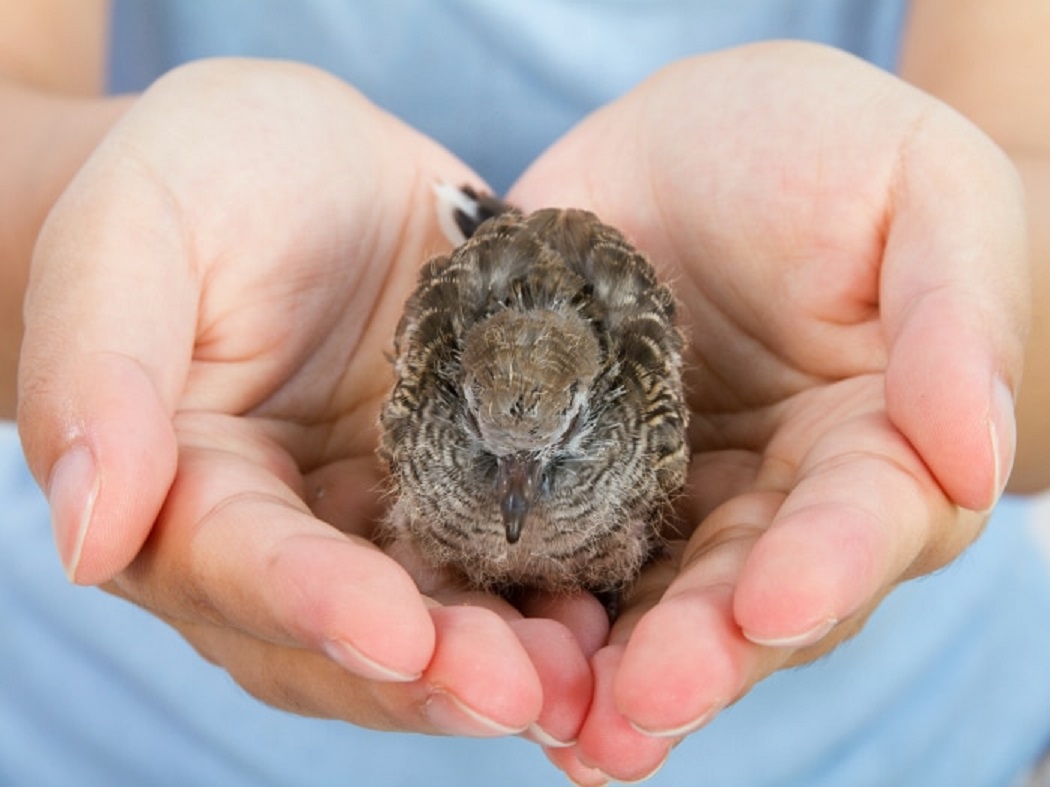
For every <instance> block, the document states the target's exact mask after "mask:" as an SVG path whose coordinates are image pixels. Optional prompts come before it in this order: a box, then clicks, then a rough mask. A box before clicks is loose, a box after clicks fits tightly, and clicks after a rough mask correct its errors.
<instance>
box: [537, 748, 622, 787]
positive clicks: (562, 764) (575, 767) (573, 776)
mask: <svg viewBox="0 0 1050 787" xmlns="http://www.w3.org/2000/svg"><path fill="white" fill-rule="evenodd" d="M543 753H544V754H546V755H547V759H548V760H550V761H551V763H553V764H554V766H555V767H556V768H558V769H559V770H560V771H561V772H562V773H564V774H565V776H566V778H568V780H569V781H571V782H572V783H573V784H575V785H578V787H604V786H605V785H606V784H608V783H609V777H608V776H606V775H605V774H604V773H602V772H601V771H600V770H598V769H597V768H591V767H589V766H587V765H584V764H583V763H582V762H580V760H579V758H578V757H577V756H576V752H575V750H573V749H571V748H567V749H560V748H559V749H552V748H545V749H544V750H543Z"/></svg>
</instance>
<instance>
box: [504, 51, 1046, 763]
mask: <svg viewBox="0 0 1050 787" xmlns="http://www.w3.org/2000/svg"><path fill="white" fill-rule="evenodd" d="M510 199H511V200H512V201H516V202H518V203H520V204H522V205H523V206H525V207H526V208H529V209H532V208H537V207H540V206H543V205H575V206H579V207H587V208H590V209H592V210H594V211H595V212H596V213H597V214H598V215H599V216H601V217H602V218H603V219H604V220H605V221H607V222H609V223H611V224H614V225H616V226H619V227H620V228H622V229H623V230H624V231H625V232H626V234H627V235H628V237H630V238H632V239H633V240H634V241H635V242H636V244H637V245H638V246H639V247H640V248H642V249H643V250H644V251H646V252H648V253H649V254H650V256H651V257H652V259H653V261H654V263H655V264H656V265H657V267H658V268H660V269H661V270H662V272H663V274H664V275H665V276H666V277H667V278H668V279H669V280H670V282H671V283H672V286H673V287H674V289H675V290H676V293H677V296H678V298H679V301H680V305H681V323H682V326H683V330H684V332H685V335H686V339H687V343H688V346H689V357H688V359H687V367H688V377H687V387H688V390H689V393H690V401H691V419H692V421H691V428H690V432H691V434H690V436H691V445H692V449H693V452H694V457H693V461H692V465H691V472H690V477H689V481H688V488H687V492H686V495H685V500H684V501H683V514H684V519H683V524H682V525H681V527H680V529H679V532H677V533H670V534H669V536H670V537H671V538H672V539H677V540H678V541H679V543H677V544H676V545H675V548H674V549H673V550H671V552H672V554H673V558H669V559H667V560H665V561H663V562H661V563H659V564H657V565H654V566H653V567H652V568H651V569H649V570H648V571H647V573H646V574H645V575H643V577H642V579H641V580H640V582H639V583H638V586H637V588H636V589H635V591H634V593H633V594H632V596H631V597H630V598H629V599H628V600H627V604H626V606H625V609H624V612H623V615H622V616H621V617H620V618H619V620H618V621H617V623H616V625H615V626H614V628H613V631H612V633H611V637H610V643H609V645H608V646H607V647H605V648H603V649H602V650H600V651H598V652H597V653H596V654H595V656H594V657H593V659H592V667H593V669H594V673H595V698H594V701H593V704H592V707H591V710H590V712H589V715H588V717H587V720H586V722H585V723H584V726H583V728H582V730H581V732H580V735H579V738H578V742H577V745H576V746H575V748H574V749H572V750H560V751H558V752H554V753H553V758H554V759H555V761H556V762H557V763H558V764H559V765H560V766H561V767H563V768H564V769H565V770H566V772H567V773H568V774H569V775H570V776H573V777H574V778H575V779H577V781H579V782H581V783H588V782H590V781H593V780H595V779H596V778H599V777H600V775H601V774H602V773H604V774H608V775H611V776H613V777H617V778H621V779H636V778H640V777H642V776H645V775H646V774H648V773H650V772H651V771H652V770H653V769H654V768H656V767H658V765H659V764H660V762H661V761H662V759H663V758H664V757H665V756H666V755H667V753H668V751H669V749H670V747H671V746H672V745H673V742H674V741H675V740H678V739H680V738H681V737H682V736H684V735H686V734H688V733H690V732H691V731H693V730H695V729H697V728H699V727H700V726H702V725H703V724H704V723H705V722H706V721H708V720H709V719H711V718H712V717H713V716H714V715H715V714H717V713H718V712H719V711H720V710H721V709H722V708H724V707H725V706H726V705H727V704H729V703H732V702H733V701H735V700H736V699H738V698H739V697H741V696H742V695H743V694H744V693H746V692H747V691H748V689H749V688H750V687H751V686H753V685H754V684H755V683H756V682H757V681H759V680H761V679H762V678H763V677H765V676H767V675H769V674H770V673H771V672H773V671H775V670H777V669H779V668H781V667H784V666H787V665H792V664H797V663H800V662H803V661H806V660H809V659H812V658H814V657H816V656H818V655H820V654H823V653H826V652H827V651H828V650H830V649H831V648H833V647H834V646H835V645H836V644H837V643H839V642H841V641H842V640H843V639H844V638H846V637H848V636H850V635H851V634H852V633H854V632H856V631H857V630H858V629H859V628H860V626H861V625H862V623H863V621H864V619H865V618H866V616H867V615H868V614H869V613H870V612H871V611H872V610H873V609H874V607H875V606H876V605H877V604H878V603H879V601H880V600H881V599H882V598H883V597H884V596H885V595H886V593H888V592H889V591H890V590H891V589H892V588H893V587H894V586H895V585H897V584H898V583H900V582H901V581H903V580H906V579H908V578H910V577H915V576H917V575H921V574H925V573H928V572H930V571H933V570H935V569H937V568H939V567H941V566H943V565H945V564H946V563H947V562H949V561H950V560H952V559H953V558H954V557H955V556H957V555H958V554H959V553H960V552H961V551H962V550H964V549H965V548H966V546H967V545H968V544H970V543H971V542H972V540H973V539H974V538H976V537H977V535H978V534H979V532H980V530H981V527H982V525H983V523H984V522H985V521H986V519H987V511H988V509H989V508H990V507H991V506H992V505H993V504H994V503H995V501H996V500H997V499H998V497H999V495H1000V494H1001V492H1002V489H1003V486H1004V485H1005V482H1006V478H1007V475H1008V473H1009V470H1010V467H1011V463H1012V459H1013V455H1014V444H1015V433H1014V420H1013V395H1014V393H1015V391H1016V389H1017V385H1018V381H1019V375H1020V364H1021V357H1022V346H1023V340H1024V335H1025V331H1026V320H1027V315H1028V304H1027V269H1026V264H1027V262H1026V257H1025V251H1026V250H1025V228H1024V223H1023V222H1024V219H1023V215H1024V213H1023V209H1022V202H1021V196H1020V190H1019V186H1018V184H1017V179H1016V176H1015V175H1014V173H1013V171H1012V169H1011V167H1010V165H1009V164H1008V162H1007V160H1006V159H1005V157H1004V156H1003V155H1002V154H1001V153H1000V152H999V151H998V149H996V148H995V147H994V146H993V145H992V144H991V143H990V142H989V141H987V140H986V139H985V138H984V137H983V136H982V135H981V134H980V133H979V132H978V131H977V130H976V129H975V128H974V127H972V126H971V125H970V124H969V123H968V122H967V121H965V120H964V119H963V118H961V117H960V116H958V115H956V114H955V113H954V112H953V111H951V110H950V109H948V108H947V107H946V106H944V105H942V104H940V103H938V102H936V101H935V100H933V99H932V98H929V97H927V96H926V95H924V94H922V93H920V92H919V91H917V90H914V89H912V88H910V87H909V86H907V85H906V84H904V83H902V82H900V81H898V80H897V79H895V78H893V77H891V76H889V75H887V74H885V73H883V72H880V71H878V70H877V69H875V68H873V67H871V66H868V65H866V64H864V63H862V62H860V61H858V60H855V59H853V58H852V57H849V56H847V55H845V54H843V53H840V52H837V51H834V50H829V49H826V48H822V47H818V46H814V45H806V44H795V43H772V44H763V45H757V46H752V47H746V48H742V49H737V50H731V51H727V52H723V53H720V54H715V55H711V56H706V57H701V58H697V59H693V60H689V61H685V62H682V63H679V64H677V65H675V66H672V67H671V68H669V69H667V70H665V71H663V72H661V73H660V74H658V75H656V76H655V77H654V78H652V79H650V80H649V81H648V82H646V83H644V84H643V85H642V86H641V87H639V88H638V89H636V90H635V91H634V92H632V93H631V94H629V95H628V96H626V97H625V98H623V99H622V100H620V101H618V102H616V103H614V104H612V105H609V106H608V107H606V108H604V109H602V110H600V111H599V112H597V113H596V114H594V115H593V116H591V117H590V118H588V119H587V120H586V121H584V122H583V123H582V124H581V125H580V126H579V127H577V128H576V129H574V130H573V131H572V132H570V133H569V134H568V135H567V136H566V137H565V138H564V139H563V140H561V141H560V142H559V143H557V144H556V145H555V146H554V147H553V148H552V149H551V150H549V151H548V152H547V153H546V154H545V155H544V156H543V157H542V158H541V159H540V160H539V161H537V163H536V164H534V165H533V167H532V168H531V169H530V170H529V171H528V172H527V173H526V174H525V175H524V176H523V178H522V179H521V180H520V181H519V183H518V184H517V185H516V186H515V188H514V189H513V190H512V192H511V194H510ZM584 766H590V767H591V768H597V769H598V770H597V771H595V770H588V769H587V768H586V767H584Z"/></svg>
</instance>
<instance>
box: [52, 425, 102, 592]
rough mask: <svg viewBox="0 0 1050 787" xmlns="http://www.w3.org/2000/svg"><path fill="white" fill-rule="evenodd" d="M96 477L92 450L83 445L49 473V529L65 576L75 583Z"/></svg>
mask: <svg viewBox="0 0 1050 787" xmlns="http://www.w3.org/2000/svg"><path fill="white" fill-rule="evenodd" d="M98 485H99V484H98V473H97V471H96V468H95V459H94V457H93V456H92V455H91V450H90V449H89V448H88V447H87V446H86V445H84V444H83V443H78V444H77V445H74V446H73V447H72V448H69V449H68V450H67V451H66V452H65V453H64V454H63V455H62V456H61V457H59V460H58V461H57V462H56V463H55V466H54V467H53V468H52V470H51V478H50V479H49V481H48V485H47V500H48V504H49V505H50V508H51V528H52V530H53V531H54V534H55V543H56V545H57V546H58V556H59V558H60V559H61V560H62V565H63V567H64V568H65V571H66V576H67V577H68V578H69V581H70V582H76V575H77V568H78V566H79V565H80V557H81V553H82V552H83V549H84V541H85V540H86V539H87V534H88V530H89V529H90V527H91V515H92V513H93V512H94V509H95V500H96V499H97V498H98Z"/></svg>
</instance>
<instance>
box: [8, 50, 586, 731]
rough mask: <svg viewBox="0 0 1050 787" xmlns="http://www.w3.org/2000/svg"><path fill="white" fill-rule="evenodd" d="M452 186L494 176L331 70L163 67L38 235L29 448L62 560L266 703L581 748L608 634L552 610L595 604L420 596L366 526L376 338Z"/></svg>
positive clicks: (384, 375)
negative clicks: (518, 607)
mask: <svg viewBox="0 0 1050 787" xmlns="http://www.w3.org/2000/svg"><path fill="white" fill-rule="evenodd" d="M437 177H440V178H444V179H445V180H449V181H452V182H461V181H468V180H471V181H475V182H476V178H475V177H474V176H473V175H472V174H471V173H470V172H469V171H467V169H466V168H465V167H464V166H463V165H461V164H459V163H458V162H456V161H455V160H454V159H453V158H452V157H451V156H450V155H449V154H447V153H446V152H445V151H443V150H442V149H440V148H439V147H438V146H437V145H435V144H433V143H431V142H429V141H427V140H426V139H424V138H423V137H421V136H420V135H418V134H416V133H414V132H412V131H411V130H409V129H408V128H406V127H405V126H403V125H402V124H400V123H399V122H397V121H396V120H394V119H393V118H391V117H389V116H387V115H386V114H384V113H382V112H380V111H379V110H378V109H376V108H375V107H373V106H372V105H370V104H369V103H368V102H367V101H366V100H365V99H364V98H362V97H361V96H360V95H358V94H357V93H355V92H354V91H353V90H351V89H350V88H348V87H346V86H345V85H344V84H342V83H340V82H339V81H337V80H335V79H334V78H332V77H329V76H327V75H325V74H323V73H322V72H319V71H316V70H313V69H309V68H306V67H302V66H296V65H292V64H284V63H275V62H261V61H204V62H201V63H198V64H195V65H191V66H187V67H184V68H182V69H180V70H177V71H175V72H172V73H171V74H169V75H168V76H166V77H165V78H163V79H162V80H160V81H159V82H158V83H157V84H156V85H155V86H154V87H152V88H151V89H150V90H149V91H147V93H146V94H144V96H143V97H142V98H141V99H140V100H138V101H137V102H136V103H135V104H134V105H133V107H132V108H131V109H130V111H129V112H128V113H127V114H126V115H125V116H124V117H123V119H122V120H121V121H120V122H118V124H117V125H116V126H115V127H114V129H113V130H112V131H111V133H110V134H109V136H108V137H107V138H106V139H105V140H104V142H103V143H102V144H101V146H100V147H99V148H98V150H97V151H96V152H95V154H94V155H93V156H92V157H91V158H90V159H89V160H88V162H87V163H86V165H85V166H84V168H83V169H82V170H81V172H80V173H79V174H78V176H77V177H76V178H75V180H74V182H73V183H72V184H71V186H70V188H69V189H68V190H67V192H66V193H65V194H64V196H63V197H62V198H61V200H60V201H59V203H58V204H57V205H56V207H55V209H54V211H53V213H52V215H51V216H50V217H49V219H48V221H47V223H46V226H45V229H44V231H43V233H42V235H41V238H40V241H39V244H38V247H37V251H36V254H35V258H34V264H33V270H32V277H31V284H30V289H29V292H28V296H27V300H26V310H25V315H26V339H25V344H24V348H23V352H22V357H21V370H20V405H19V427H20V431H21V435H22V438H23V444H24V447H25V450H26V455H27V458H28V460H29V462H30V465H31V467H32V469H33V471H34V473H35V475H36V477H37V478H38V479H39V481H40V482H41V485H42V486H43V487H44V488H45V490H46V491H47V493H48V496H49V499H50V503H51V506H52V512H53V522H54V527H55V534H56V540H57V543H58V547H59V552H60V554H61V557H62V560H63V562H64V564H65V566H66V568H67V571H68V573H69V575H70V577H71V578H72V579H73V580H74V581H76V582H79V583H87V584H93V583H103V582H105V583H108V584H107V587H108V589H110V590H112V591H113V592H115V593H118V594H120V595H122V596H124V597H126V598H128V599H130V600H132V601H134V602H136V603H138V604H140V605H142V606H144V607H146V608H147V609H149V610H150V611H152V612H154V613H155V614H157V615H159V616H161V617H162V618H164V619H165V620H167V621H169V622H170V623H171V624H172V625H173V626H175V627H176V628H177V629H178V630H179V631H180V632H182V634H183V635H184V636H185V637H186V638H187V639H188V640H189V641H190V642H191V643H192V644H193V645H194V646H195V647H197V648H198V650H200V651H201V652H202V653H203V654H204V655H205V656H206V657H208V658H209V659H211V660H213V661H215V662H216V663H218V664H220V665H222V666H223V667H224V668H225V669H227V670H228V671H229V672H230V673H231V675H232V676H233V677H234V678H235V679H236V680H237V681H239V682H240V683H241V684H242V685H243V686H244V687H245V688H246V689H248V690H249V691H251V692H253V693H254V694H256V695H258V696H259V697H261V698H262V699H264V700H266V701H267V702H269V703H271V704H274V705H277V706H280V707H284V708H288V709H291V710H295V711H297V712H300V713H305V714H313V715H323V716H329V717H335V718H343V719H348V720H351V721H354V722H356V723H359V724H365V725H368V726H373V727H380V728H396V729H408V730H420V731H427V732H454V733H462V734H473V735H492V734H504V733H509V732H518V731H521V730H524V729H531V730H532V731H533V732H534V733H535V734H536V736H538V737H539V738H540V739H541V740H545V741H547V742H551V741H552V740H571V739H573V738H574V737H575V735H576V732H577V730H578V727H579V725H580V722H581V720H582V718H583V716H584V713H585V711H586V708H587V705H588V702H589V700H590V695H591V676H590V672H589V670H588V667H587V663H586V658H585V655H584V653H583V651H582V650H581V648H588V647H589V648H590V649H593V647H594V646H593V645H592V646H588V645H587V643H586V642H583V643H581V642H579V641H578V640H577V638H575V637H574V636H573V634H572V633H571V632H570V630H569V628H568V627H567V626H566V625H563V624H562V623H559V622H557V620H556V618H558V617H559V616H561V617H563V618H564V619H565V620H566V621H569V622H571V621H573V620H575V619H577V618H578V617H579V616H580V614H581V611H580V609H581V607H580V604H582V605H583V613H582V614H583V615H584V617H588V614H587V612H586V604H587V601H586V600H580V603H579V604H575V603H573V602H572V601H571V600H570V601H567V602H564V603H562V604H560V605H559V606H557V607H556V608H552V609H555V612H554V613H552V614H551V615H548V616H547V618H545V619H540V618H536V619H526V618H524V617H522V615H520V614H519V613H517V612H516V611H514V610H513V609H512V608H511V607H510V606H509V605H507V604H505V603H503V602H501V601H500V600H498V599H496V598H494V597H488V596H484V595H482V594H472V595H470V596H469V597H464V595H463V594H457V593H456V591H455V589H454V588H451V587H441V586H438V587H436V588H435V589H434V593H433V594H432V597H424V596H423V595H421V594H420V592H419V591H418V589H417V587H416V584H415V583H414V582H413V580H412V579H411V578H410V576H409V575H408V574H407V573H406V571H405V570H404V569H402V568H401V566H399V565H398V564H397V563H396V562H395V561H394V560H393V559H391V558H390V557H388V556H386V555H385V554H384V553H383V552H381V551H380V550H379V549H378V548H376V547H375V546H374V545H373V544H372V543H371V542H370V539H369V537H370V535H371V527H372V523H373V522H374V521H375V519H376V517H377V516H379V515H380V512H381V510H382V507H383V502H382V499H381V498H382V476H381V473H380V470H379V468H378V467H377V466H376V460H375V458H374V449H375V444H376V434H375V426H374V425H375V422H376V418H377V413H378V408H379V405H380V402H381V399H382V398H383V396H384V395H385V394H386V392H387V390H388V389H389V386H390V384H391V370H390V367H389V361H388V360H387V358H386V357H385V352H386V351H387V350H388V349H389V348H390V347H391V346H392V337H393V334H394V329H395V326H396V324H397V320H398V318H399V315H400V312H401V308H402V304H403V301H404V298H405V297H406V295H407V293H408V292H409V291H410V290H411V288H412V287H413V285H414V282H415V276H416V271H417V270H418V268H419V266H420V264H421V262H422V261H423V260H424V259H425V258H426V257H427V256H429V255H430V254H432V253H435V252H438V251H442V250H444V248H443V245H442V243H443V242H442V241H441V239H440V235H439V234H438V232H437V230H436V224H435V222H434V220H433V214H434V211H433V205H432V197H431V193H430V187H431V183H432V181H433V180H434V179H435V178H437ZM448 601H455V602H456V603H455V604H447V603H446V604H443V603H441V602H448ZM461 602H469V603H461ZM557 610H560V612H559V611H557ZM594 617H595V614H594V613H591V614H590V615H589V619H591V620H593V619H594ZM574 628H575V629H577V630H579V628H580V627H579V626H575V625H574ZM595 637H597V638H598V639H599V640H600V639H603V638H604V632H598V633H597V634H596V635H592V636H591V641H593V640H594V639H595Z"/></svg>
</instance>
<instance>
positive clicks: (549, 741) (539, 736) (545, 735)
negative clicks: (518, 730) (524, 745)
mask: <svg viewBox="0 0 1050 787" xmlns="http://www.w3.org/2000/svg"><path fill="white" fill-rule="evenodd" d="M528 737H529V738H530V739H531V740H533V741H535V742H536V743H538V744H539V745H540V746H547V747H548V748H551V749H564V748H566V747H568V746H572V745H573V744H574V743H575V742H576V741H563V740H561V739H560V738H555V737H554V736H553V735H551V734H550V733H549V732H547V731H546V730H545V729H543V727H541V726H540V725H539V724H530V725H529V729H528Z"/></svg>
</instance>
